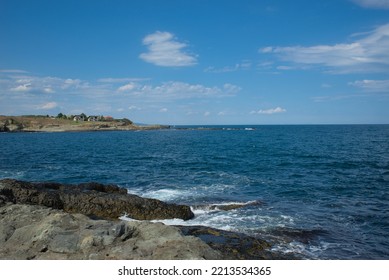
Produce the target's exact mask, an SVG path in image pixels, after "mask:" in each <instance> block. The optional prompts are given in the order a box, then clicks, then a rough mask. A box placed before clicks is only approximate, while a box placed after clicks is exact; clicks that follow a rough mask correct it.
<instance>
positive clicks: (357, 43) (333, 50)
mask: <svg viewBox="0 0 389 280" xmlns="http://www.w3.org/2000/svg"><path fill="white" fill-rule="evenodd" d="M354 37H355V36H354ZM388 50H389V24H385V25H381V26H379V27H377V28H376V29H374V30H373V31H371V32H368V33H364V37H361V38H360V39H358V40H354V42H350V43H339V44H335V45H316V46H309V47H304V46H290V47H272V46H268V47H264V48H261V49H260V50H259V51H260V52H261V53H263V54H275V55H276V56H278V57H279V59H281V60H283V61H288V62H293V63H296V64H299V65H310V66H323V67H325V69H326V70H329V71H332V72H335V73H353V72H378V71H388V70H389V52H388Z"/></svg>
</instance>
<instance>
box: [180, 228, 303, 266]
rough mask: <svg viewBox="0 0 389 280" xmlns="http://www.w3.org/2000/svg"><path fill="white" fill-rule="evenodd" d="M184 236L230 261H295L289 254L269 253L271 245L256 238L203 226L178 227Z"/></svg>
mask: <svg viewBox="0 0 389 280" xmlns="http://www.w3.org/2000/svg"><path fill="white" fill-rule="evenodd" d="M179 228H180V229H181V231H182V233H183V234H184V235H190V236H196V237H198V238H200V239H201V240H202V241H204V242H205V243H207V244H208V245H209V246H210V247H211V248H212V249H214V250H216V251H218V252H220V253H221V254H222V256H223V259H230V260H282V259H295V258H296V257H295V256H292V255H289V254H282V253H275V252H271V251H270V248H271V244H270V243H268V242H267V241H265V240H262V239H260V238H257V237H253V236H249V235H246V234H243V233H238V232H230V231H225V230H220V229H215V228H210V227H205V226H179Z"/></svg>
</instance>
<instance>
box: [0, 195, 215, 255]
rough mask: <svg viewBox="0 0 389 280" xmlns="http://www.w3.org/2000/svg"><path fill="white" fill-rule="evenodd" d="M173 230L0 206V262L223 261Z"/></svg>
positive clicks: (33, 207) (195, 240)
mask: <svg viewBox="0 0 389 280" xmlns="http://www.w3.org/2000/svg"><path fill="white" fill-rule="evenodd" d="M220 258H221V254H220V253H219V252H217V251H215V250H213V249H211V248H210V247H209V246H208V245H207V244H205V243H204V242H203V241H201V240H200V239H199V238H196V237H194V236H183V235H182V233H181V231H180V230H179V229H177V228H175V227H171V226H166V225H164V224H162V223H151V222H148V221H134V222H128V221H120V220H117V221H112V220H95V219H91V218H89V217H88V216H85V215H82V214H70V213H66V212H64V211H63V210H57V209H52V208H49V207H44V206H39V205H26V204H24V205H23V204H12V203H6V204H3V206H2V207H1V206H0V259H8V260H11V259H18V260H23V259H48V260H60V259H76V260H83V259H104V260H107V259H113V260H116V259H119V260H141V259H149V260H153V259H154V260H155V259H156V260H164V259H185V260H190V259H220Z"/></svg>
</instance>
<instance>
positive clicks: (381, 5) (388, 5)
mask: <svg viewBox="0 0 389 280" xmlns="http://www.w3.org/2000/svg"><path fill="white" fill-rule="evenodd" d="M351 1H352V2H354V3H355V4H357V5H359V6H362V7H364V8H373V9H389V0H351Z"/></svg>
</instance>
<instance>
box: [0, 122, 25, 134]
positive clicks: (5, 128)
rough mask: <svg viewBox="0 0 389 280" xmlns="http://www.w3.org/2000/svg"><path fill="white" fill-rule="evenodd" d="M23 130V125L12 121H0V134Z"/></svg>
mask: <svg viewBox="0 0 389 280" xmlns="http://www.w3.org/2000/svg"><path fill="white" fill-rule="evenodd" d="M22 129H23V124H21V123H18V122H17V121H15V120H14V119H4V120H2V121H0V132H19V131H21V130H22Z"/></svg>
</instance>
